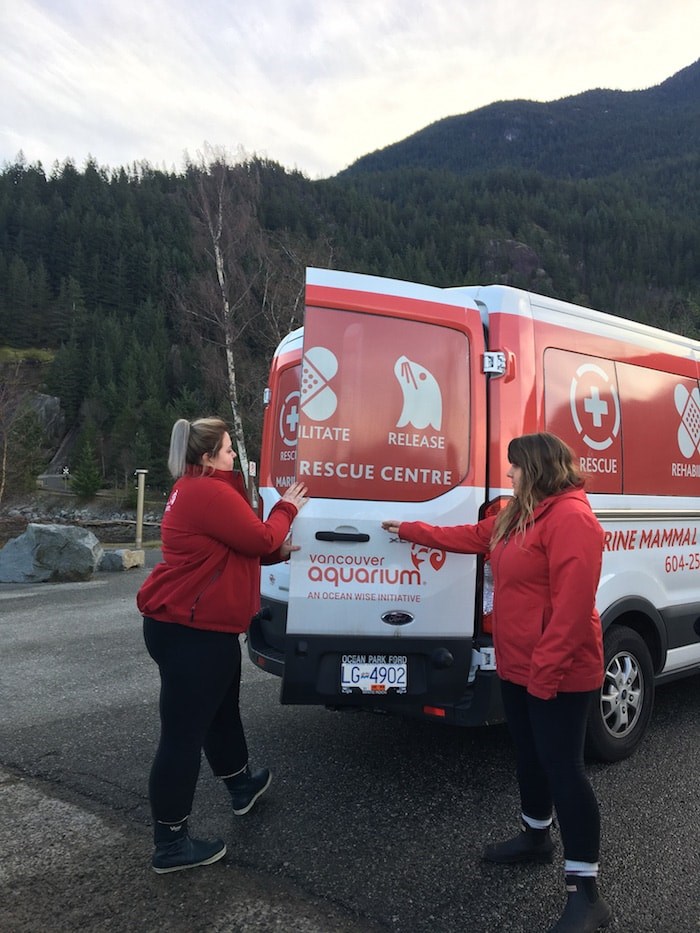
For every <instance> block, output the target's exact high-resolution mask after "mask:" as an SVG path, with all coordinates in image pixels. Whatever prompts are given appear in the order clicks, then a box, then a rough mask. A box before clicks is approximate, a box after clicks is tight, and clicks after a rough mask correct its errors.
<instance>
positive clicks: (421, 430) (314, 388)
mask: <svg viewBox="0 0 700 933" xmlns="http://www.w3.org/2000/svg"><path fill="white" fill-rule="evenodd" d="M469 365H470V364H469V341H468V338H467V336H466V335H465V334H464V333H461V332H459V331H456V330H453V329H452V328H450V327H445V326H441V325H438V324H432V323H427V322H423V321H416V320H405V319H403V318H399V317H388V316H387V317H385V316H382V315H378V314H368V313H362V312H353V311H339V310H330V309H327V308H307V309H306V318H305V324H304V356H303V360H302V371H301V384H300V400H299V424H298V436H297V461H296V474H297V478H298V479H300V480H303V481H304V482H306V483H307V484H308V486H309V491H310V494H311V495H312V496H318V497H323V498H343V499H363V500H382V501H405V502H417V501H423V500H427V499H432V498H435V497H436V496H439V495H441V494H443V493H444V492H446V491H447V490H449V489H451V488H453V487H454V486H457V485H459V483H460V482H461V480H462V479H463V478H464V476H465V475H466V473H467V470H468V468H469V440H470V399H469V384H470V372H469Z"/></svg>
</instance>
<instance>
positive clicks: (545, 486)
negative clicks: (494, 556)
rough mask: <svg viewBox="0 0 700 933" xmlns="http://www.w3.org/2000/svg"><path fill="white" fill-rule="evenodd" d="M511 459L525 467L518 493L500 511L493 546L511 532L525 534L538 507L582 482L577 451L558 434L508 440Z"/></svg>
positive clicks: (527, 436)
mask: <svg viewBox="0 0 700 933" xmlns="http://www.w3.org/2000/svg"><path fill="white" fill-rule="evenodd" d="M508 462H509V463H511V464H512V465H513V466H516V467H519V468H520V470H521V471H522V476H521V480H520V484H519V487H518V492H517V495H514V496H513V498H512V499H511V500H510V502H509V503H508V505H507V506H506V507H505V508H504V509H503V510H502V511H501V512H499V513H498V518H497V519H496V524H495V525H494V528H493V535H492V536H491V547H493V546H494V545H495V544H497V543H498V542H499V541H500V540H501V539H502V538H506V537H509V536H510V535H511V534H519V535H523V534H525V531H526V529H527V527H528V525H529V524H530V523H531V522H532V516H533V513H534V511H535V507H536V506H537V504H538V503H539V502H541V501H542V500H543V499H546V498H547V497H548V496H552V495H554V494H555V493H558V492H561V491H562V490H564V489H567V488H569V487H570V486H582V485H583V477H582V475H581V474H580V473H579V472H578V470H577V469H576V467H575V466H574V452H573V450H572V449H571V448H570V447H569V446H568V444H565V443H564V441H562V440H561V438H559V437H557V436H556V435H555V434H546V433H540V434H524V435H523V436H522V437H514V438H513V440H512V441H511V442H510V444H508Z"/></svg>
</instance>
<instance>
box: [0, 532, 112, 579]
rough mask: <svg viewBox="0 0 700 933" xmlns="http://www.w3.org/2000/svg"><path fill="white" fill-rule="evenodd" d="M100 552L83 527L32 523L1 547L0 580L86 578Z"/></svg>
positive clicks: (95, 563) (97, 562) (100, 547)
mask: <svg viewBox="0 0 700 933" xmlns="http://www.w3.org/2000/svg"><path fill="white" fill-rule="evenodd" d="M103 553H104V552H103V549H102V545H101V544H100V542H99V541H98V540H97V538H96V537H95V535H94V534H93V533H92V532H91V531H87V530H86V529H85V528H76V527H75V526H74V525H39V524H34V523H31V524H29V525H27V530H26V531H25V532H24V534H22V535H20V536H19V537H18V538H12V540H10V541H8V542H7V544H6V545H5V547H4V548H3V549H2V550H0V583H65V582H70V581H74V580H89V579H90V578H91V577H92V575H93V573H94V572H95V570H96V569H97V567H98V566H99V563H100V561H101V560H102V555H103Z"/></svg>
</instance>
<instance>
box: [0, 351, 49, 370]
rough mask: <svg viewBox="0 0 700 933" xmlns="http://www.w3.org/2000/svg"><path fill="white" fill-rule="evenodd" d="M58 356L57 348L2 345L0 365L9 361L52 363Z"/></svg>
mask: <svg viewBox="0 0 700 933" xmlns="http://www.w3.org/2000/svg"><path fill="white" fill-rule="evenodd" d="M55 356H56V351H55V350H45V349H44V350H40V349H38V348H37V347H26V348H24V349H21V350H20V349H18V348H17V347H4V346H0V366H2V365H3V364H7V363H52V362H53V358H54V357H55Z"/></svg>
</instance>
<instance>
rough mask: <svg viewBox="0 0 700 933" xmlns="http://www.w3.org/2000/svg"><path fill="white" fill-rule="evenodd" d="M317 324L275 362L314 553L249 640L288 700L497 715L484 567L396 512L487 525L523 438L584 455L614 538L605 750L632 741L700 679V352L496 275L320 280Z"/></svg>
mask: <svg viewBox="0 0 700 933" xmlns="http://www.w3.org/2000/svg"><path fill="white" fill-rule="evenodd" d="M305 300H306V310H305V319H304V328H303V329H299V330H297V331H295V332H294V333H292V334H290V335H289V336H288V337H286V338H285V339H284V340H283V341H282V343H281V344H280V346H279V348H278V350H277V352H276V354H275V357H274V359H273V361H272V367H271V371H270V381H269V386H268V389H267V390H266V401H267V408H266V414H265V422H264V432H263V449H262V455H261V470H260V494H261V503H262V508H263V510H264V511H265V513H266V512H267V511H269V509H270V507H271V506H272V505H273V503H274V502H275V501H277V499H278V497H279V495H280V493H281V491H283V490H284V489H285V488H286V487H287V486H288V485H289V484H290V483H291V482H292V481H293V479H294V478H295V477H296V478H297V479H299V480H303V481H304V482H306V483H307V484H308V487H309V494H310V496H311V499H310V501H309V503H308V504H307V506H306V507H305V508H304V509H303V511H302V512H301V513H300V515H299V517H298V518H297V519H296V521H295V524H294V529H293V539H294V543H295V544H297V545H300V550H299V551H298V552H295V553H294V554H293V555H292V558H291V560H290V561H289V563H288V564H286V565H276V566H270V567H263V569H262V579H261V593H262V601H263V610H262V612H261V613H260V615H259V616H257V617H256V619H255V620H254V622H253V625H252V627H251V630H250V634H249V640H248V649H249V654H250V657H251V658H252V660H253V662H254V663H255V664H257V665H258V666H259V667H261V668H263V669H265V670H268V671H270V672H272V673H274V674H278V675H280V676H281V677H282V693H281V698H282V702H283V703H306V704H324V705H326V706H328V707H331V708H342V707H344V706H354V707H358V706H359V707H361V708H367V709H372V710H382V711H384V712H392V713H399V714H403V715H410V716H420V717H428V718H433V719H435V720H439V721H442V722H448V723H454V724H461V725H480V724H485V723H489V722H495V721H498V720H499V719H500V718H501V708H500V695H499V690H498V680H497V676H496V670H495V661H494V653H493V647H492V640H491V634H490V617H489V608H490V607H489V599H490V574H489V568H488V564H486V566H484V562H483V560H482V559H481V558H477V557H472V556H465V555H457V554H445V553H444V552H442V551H437V550H431V549H429V548H424V547H419V546H417V545H411V544H408V543H405V542H399V541H397V540H392V538H391V536H389V535H388V534H387V533H386V532H384V531H382V530H381V528H380V522H381V521H382V520H383V519H388V518H392V519H399V520H406V521H413V520H422V521H428V522H431V523H434V524H440V525H451V524H461V523H472V522H476V521H478V519H479V518H480V517H482V516H483V515H484V514H485V513H486V511H487V510H488V509H493V508H498V507H499V502H502V501H503V499H504V497H507V496H509V495H511V494H512V490H511V485H510V482H509V481H508V479H507V477H506V471H507V469H508V462H507V458H506V448H507V445H508V442H509V440H510V439H511V438H512V437H515V436H517V435H521V434H528V433H533V432H536V431H551V432H552V433H555V434H557V435H559V436H560V437H562V438H563V439H564V440H565V441H566V442H567V443H568V444H569V445H570V446H571V447H572V448H573V449H574V451H575V452H576V454H577V457H578V459H579V462H580V467H581V469H582V471H583V472H584V473H585V474H586V475H587V477H588V491H589V495H590V499H591V503H592V505H593V508H594V509H595V512H596V514H597V516H598V518H599V520H600V522H601V523H602V525H603V527H604V529H605V532H606V545H605V555H604V561H603V572H602V577H601V581H600V587H599V590H598V601H597V604H598V609H599V611H600V615H601V618H602V622H603V627H604V632H605V646H606V661H605V663H606V675H605V683H604V685H603V688H602V690H601V693H600V702H599V704H598V705H597V706H596V709H595V711H594V713H593V714H592V716H591V719H590V723H589V732H588V740H589V751H590V752H591V753H592V754H594V755H595V756H597V757H600V758H603V759H608V760H615V759H619V758H623V757H626V756H627V755H629V754H631V752H632V751H633V750H634V749H635V748H636V747H637V745H638V743H639V741H640V740H641V738H642V736H643V734H644V732H645V730H646V726H647V723H648V720H649V717H650V715H651V710H652V705H653V698H654V691H655V686H656V685H657V684H659V683H661V682H663V681H666V680H670V679H672V678H675V677H679V676H682V675H686V674H692V673H698V672H700V342H698V341H693V340H689V339H686V338H682V337H679V336H676V335H674V334H670V333H664V332H662V331H660V330H656V329H654V328H651V327H647V326H644V325H641V324H636V323H634V322H632V321H627V320H623V319H620V318H616V317H612V316H610V315H607V314H603V313H601V312H598V311H593V310H590V309H588V308H583V307H578V306H575V305H572V304H567V303H565V302H562V301H557V300H555V299H552V298H545V297H543V296H540V295H536V294H532V293H529V292H525V291H520V290H518V289H515V288H509V287H504V286H498V285H489V286H469V287H462V288H450V289H440V288H433V287H428V286H424V285H418V284H414V283H410V282H401V281H395V280H390V279H383V278H377V277H373V276H367V275H358V274H353V273H347V272H338V271H330V270H322V269H309V270H307V281H306V299H305Z"/></svg>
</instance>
